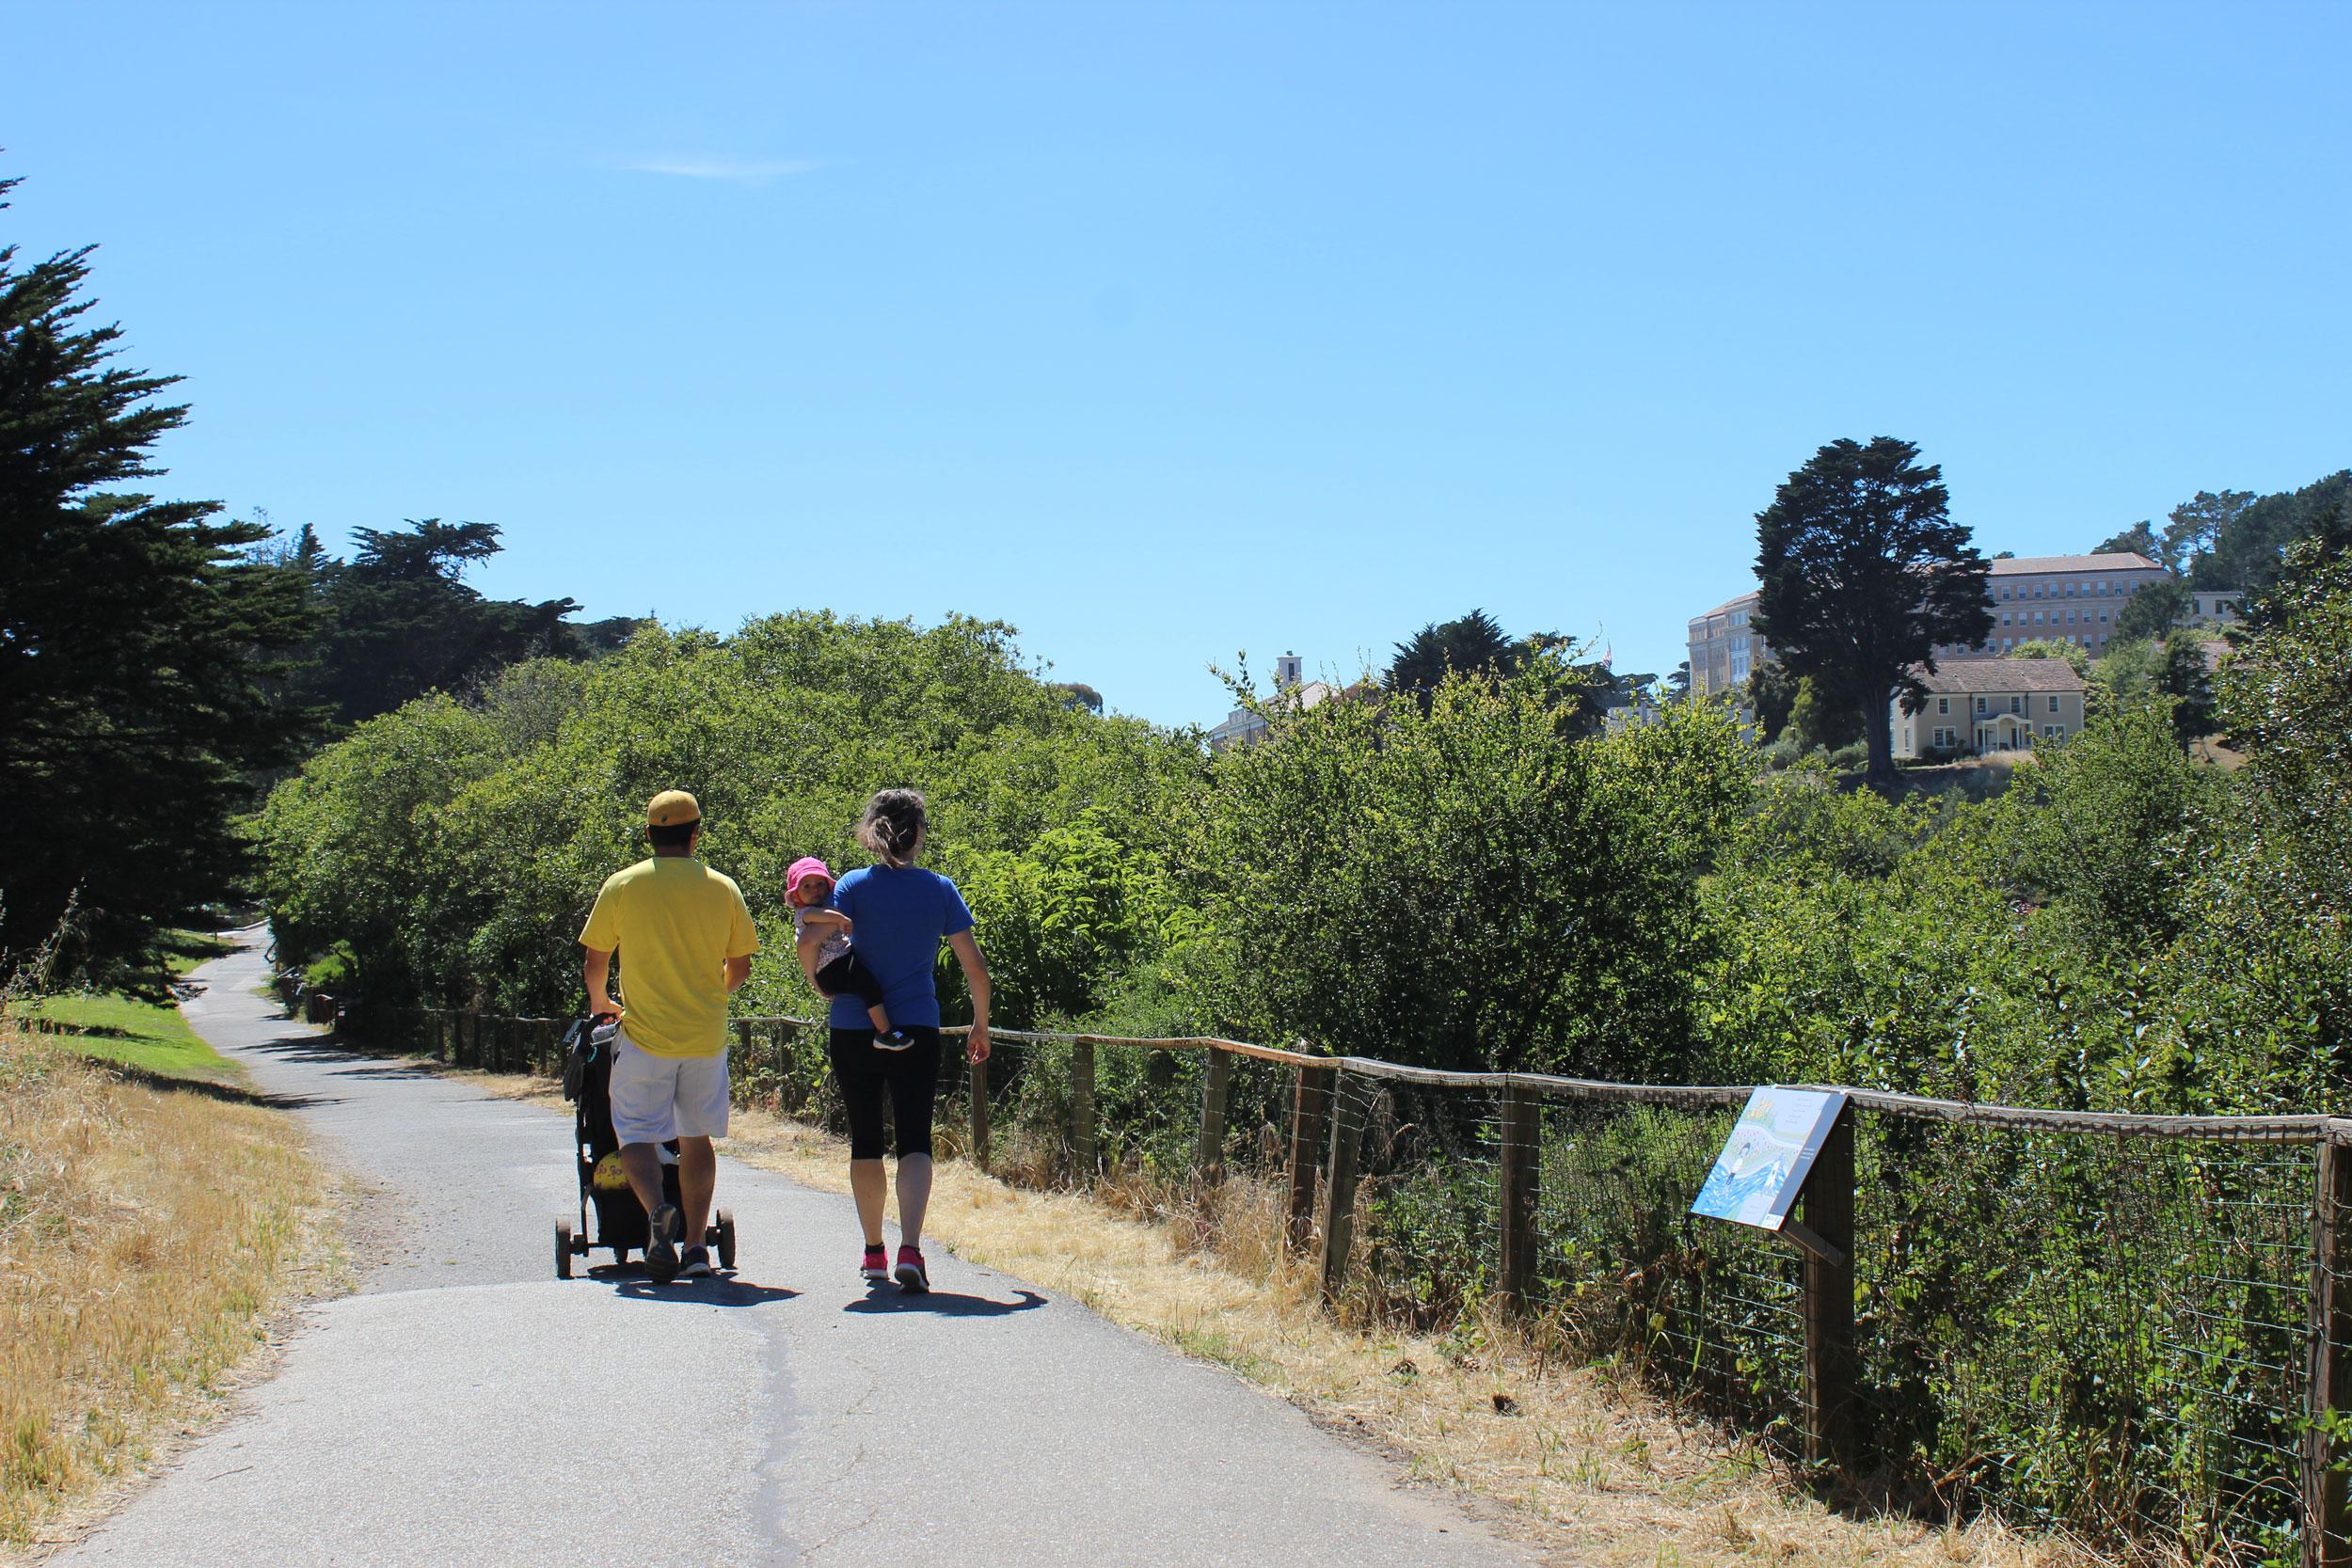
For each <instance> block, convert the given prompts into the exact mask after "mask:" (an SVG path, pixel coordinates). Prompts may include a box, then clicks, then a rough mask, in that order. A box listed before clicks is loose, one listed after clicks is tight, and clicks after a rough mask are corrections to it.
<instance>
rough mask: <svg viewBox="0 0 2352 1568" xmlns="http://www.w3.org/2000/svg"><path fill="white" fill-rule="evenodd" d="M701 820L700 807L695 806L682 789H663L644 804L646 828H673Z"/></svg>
mask: <svg viewBox="0 0 2352 1568" xmlns="http://www.w3.org/2000/svg"><path fill="white" fill-rule="evenodd" d="M702 819H703V809H702V807H700V806H698V805H696V804H695V803H694V798H693V797H692V796H691V795H689V794H687V793H686V791H684V790H682V789H665V790H663V791H662V792H661V793H660V794H659V795H657V796H655V797H654V798H653V799H652V800H648V801H646V802H645V826H646V827H648V828H675V827H678V826H679V825H681V824H683V823H687V822H700V821H701V820H702Z"/></svg>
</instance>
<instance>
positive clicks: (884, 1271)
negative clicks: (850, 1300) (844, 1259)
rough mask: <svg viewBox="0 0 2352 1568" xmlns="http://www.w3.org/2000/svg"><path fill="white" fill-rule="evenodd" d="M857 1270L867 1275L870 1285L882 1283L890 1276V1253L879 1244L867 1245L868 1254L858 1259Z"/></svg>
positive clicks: (867, 1281)
mask: <svg viewBox="0 0 2352 1568" xmlns="http://www.w3.org/2000/svg"><path fill="white" fill-rule="evenodd" d="M857 1272H858V1273H859V1274H861V1275H865V1276H866V1283H867V1284H868V1285H879V1284H881V1283H882V1281H883V1280H885V1279H888V1278H889V1277H890V1258H889V1255H888V1254H887V1253H885V1252H883V1251H882V1248H880V1247H878V1246H869V1247H867V1248H866V1256H865V1257H864V1258H863V1259H859V1261H858V1266H857Z"/></svg>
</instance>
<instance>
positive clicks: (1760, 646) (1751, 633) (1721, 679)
mask: <svg viewBox="0 0 2352 1568" xmlns="http://www.w3.org/2000/svg"><path fill="white" fill-rule="evenodd" d="M1755 616H1756V595H1755V594H1740V596H1739V597H1738V598H1736V599H1733V600H1732V601H1731V602H1730V603H1728V604H1719V605H1717V606H1716V607H1715V608H1714V609H1712V610H1708V612H1707V613H1706V614H1704V615H1698V616H1693V617H1692V620H1691V638H1690V647H1691V695H1692V696H1693V697H1712V696H1714V695H1715V694H1717V693H1718V692H1723V691H1733V690H1738V689H1741V688H1744V687H1745V686H1746V685H1747V681H1748V675H1749V673H1751V672H1753V671H1754V670H1755V669H1756V667H1757V666H1758V665H1761V664H1764V663H1766V662H1767V661H1769V660H1770V659H1771V658H1772V650H1771V649H1770V648H1767V647H1766V646H1765V645H1764V639H1763V638H1761V637H1759V636H1757V635H1756V630H1755V628H1754V627H1753V626H1750V625H1749V623H1750V622H1751V621H1752V620H1754V619H1755Z"/></svg>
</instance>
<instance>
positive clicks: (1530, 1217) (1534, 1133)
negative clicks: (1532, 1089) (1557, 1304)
mask: <svg viewBox="0 0 2352 1568" xmlns="http://www.w3.org/2000/svg"><path fill="white" fill-rule="evenodd" d="M1542 1171H1543V1105H1542V1102H1541V1101H1538V1100H1537V1099H1536V1098H1535V1097H1534V1095H1532V1094H1530V1093H1528V1092H1527V1091H1526V1090H1525V1089H1522V1088H1518V1087H1517V1086H1515V1085H1508V1084H1506V1085H1503V1089H1502V1205H1501V1208H1502V1215H1501V1216H1500V1217H1501V1220H1502V1247H1501V1249H1500V1250H1501V1258H1500V1261H1501V1263H1502V1279H1501V1280H1500V1282H1499V1283H1500V1284H1501V1286H1502V1292H1501V1293H1502V1300H1503V1304H1504V1305H1505V1306H1507V1307H1511V1308H1512V1309H1513V1310H1515V1311H1521V1312H1523V1311H1526V1310H1527V1309H1528V1307H1530V1306H1531V1305H1532V1304H1533V1303H1534V1299H1535V1210H1536V1198H1537V1196H1538V1194H1539V1191H1540V1183H1541V1181H1542V1180H1543V1175H1542Z"/></svg>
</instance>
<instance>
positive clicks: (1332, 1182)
mask: <svg viewBox="0 0 2352 1568" xmlns="http://www.w3.org/2000/svg"><path fill="white" fill-rule="evenodd" d="M1332 1076H1333V1078H1334V1079H1335V1080H1336V1081H1335V1082H1334V1083H1333V1084H1332V1085H1331V1096H1332V1101H1331V1154H1330V1159H1329V1161H1328V1163H1327V1165H1326V1166H1325V1170H1324V1179H1323V1299H1324V1300H1326V1301H1337V1300H1339V1298H1340V1288H1341V1287H1342V1286H1343V1285H1344V1284H1345V1283H1346V1282H1347V1249H1348V1246H1349V1244H1350V1243H1353V1242H1354V1241H1355V1239H1356V1176H1357V1162H1358V1160H1359V1158H1361V1156H1362V1153H1363V1147H1364V1117H1365V1101H1368V1100H1369V1099H1370V1098H1371V1085H1369V1084H1368V1083H1367V1082H1366V1081H1365V1080H1364V1079H1362V1078H1359V1077H1358V1076H1356V1075H1355V1074H1353V1073H1350V1072H1348V1071H1346V1070H1344V1069H1336V1070H1335V1071H1334V1072H1333V1074H1332Z"/></svg>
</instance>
